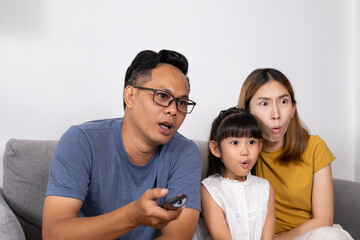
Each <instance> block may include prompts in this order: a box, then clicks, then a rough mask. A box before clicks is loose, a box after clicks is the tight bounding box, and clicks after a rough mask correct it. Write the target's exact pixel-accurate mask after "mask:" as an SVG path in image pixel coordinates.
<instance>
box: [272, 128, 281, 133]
mask: <svg viewBox="0 0 360 240" xmlns="http://www.w3.org/2000/svg"><path fill="white" fill-rule="evenodd" d="M280 131H281V127H273V128H271V132H272V133H275V134H277V133H280Z"/></svg>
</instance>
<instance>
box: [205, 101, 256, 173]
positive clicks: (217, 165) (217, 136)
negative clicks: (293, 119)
mask: <svg viewBox="0 0 360 240" xmlns="http://www.w3.org/2000/svg"><path fill="white" fill-rule="evenodd" d="M229 137H238V138H241V137H250V138H256V139H262V131H261V126H260V124H259V123H258V121H257V120H256V119H255V117H254V115H252V114H251V113H250V112H249V111H246V110H244V109H242V108H236V107H232V108H229V109H227V110H223V111H221V112H220V114H219V116H217V118H215V120H214V121H213V123H212V127H211V132H210V141H212V140H213V141H215V142H216V143H217V144H218V147H219V149H220V151H221V147H220V143H221V141H222V140H224V139H226V138H229ZM208 160H209V168H208V171H207V176H210V175H214V174H221V173H222V172H223V170H224V164H223V163H222V161H221V159H220V158H218V157H216V156H214V155H213V154H212V153H211V151H210V148H208Z"/></svg>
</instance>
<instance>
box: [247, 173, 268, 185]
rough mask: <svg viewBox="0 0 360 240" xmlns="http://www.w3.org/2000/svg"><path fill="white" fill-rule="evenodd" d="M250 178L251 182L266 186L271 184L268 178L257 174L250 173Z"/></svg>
mask: <svg viewBox="0 0 360 240" xmlns="http://www.w3.org/2000/svg"><path fill="white" fill-rule="evenodd" d="M249 178H250V180H251V182H253V183H254V184H259V185H265V186H269V185H270V183H269V181H268V180H266V179H265V178H261V177H258V176H255V175H249Z"/></svg>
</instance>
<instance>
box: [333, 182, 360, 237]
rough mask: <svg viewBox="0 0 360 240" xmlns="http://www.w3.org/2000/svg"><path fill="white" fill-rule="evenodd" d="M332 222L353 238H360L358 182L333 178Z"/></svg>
mask: <svg viewBox="0 0 360 240" xmlns="http://www.w3.org/2000/svg"><path fill="white" fill-rule="evenodd" d="M333 183H334V223H337V224H340V225H341V226H342V227H343V228H344V229H345V230H346V231H348V232H349V233H350V235H351V236H352V237H353V238H354V239H360V228H359V226H360V225H359V223H360V220H359V217H360V182H352V181H347V180H343V179H336V178H334V179H333Z"/></svg>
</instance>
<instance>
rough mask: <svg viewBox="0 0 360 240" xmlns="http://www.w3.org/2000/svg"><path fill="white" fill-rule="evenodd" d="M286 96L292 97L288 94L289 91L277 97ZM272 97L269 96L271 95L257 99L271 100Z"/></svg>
mask: <svg viewBox="0 0 360 240" xmlns="http://www.w3.org/2000/svg"><path fill="white" fill-rule="evenodd" d="M284 97H290V94H288V93H285V94H283V95H280V96H279V97H277V98H284ZM270 99H271V98H269V97H259V98H258V99H257V100H270Z"/></svg>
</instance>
